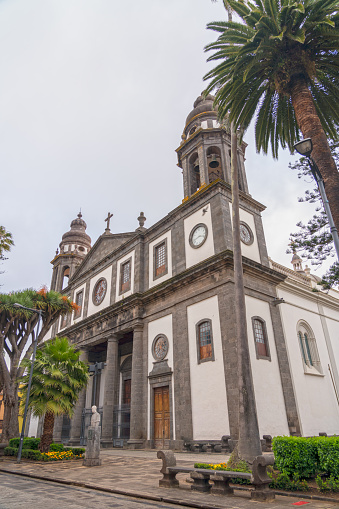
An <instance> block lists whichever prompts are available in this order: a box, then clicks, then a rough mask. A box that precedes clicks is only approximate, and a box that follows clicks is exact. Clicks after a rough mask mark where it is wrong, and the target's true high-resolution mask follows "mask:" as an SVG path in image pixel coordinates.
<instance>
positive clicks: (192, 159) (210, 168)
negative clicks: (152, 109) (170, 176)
mask: <svg viewBox="0 0 339 509" xmlns="http://www.w3.org/2000/svg"><path fill="white" fill-rule="evenodd" d="M214 99H215V98H214V96H213V95H208V96H207V97H206V98H204V97H203V96H201V95H200V96H199V97H198V98H197V99H196V101H195V102H194V105H193V110H192V111H191V113H190V114H189V115H188V117H187V119H186V125H185V128H184V132H183V134H182V137H181V139H182V141H181V144H180V147H179V148H178V149H177V150H176V152H177V154H178V166H179V167H180V168H182V170H183V180H184V197H185V198H187V197H190V196H192V195H193V194H194V193H195V192H197V191H198V190H199V188H200V187H203V186H206V185H208V184H210V183H211V182H213V181H214V180H217V179H219V178H220V179H223V180H225V182H228V183H231V133H230V125H229V123H228V121H227V120H225V121H224V122H223V123H219V121H218V109H217V108H215V107H214ZM246 146H247V145H246V143H244V142H242V143H241V145H240V146H239V148H238V168H239V188H240V190H241V191H243V192H245V193H248V186H247V180H246V174H245V165H244V161H245V149H246Z"/></svg>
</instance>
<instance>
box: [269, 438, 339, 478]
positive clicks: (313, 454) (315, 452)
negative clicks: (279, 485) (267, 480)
mask: <svg viewBox="0 0 339 509" xmlns="http://www.w3.org/2000/svg"><path fill="white" fill-rule="evenodd" d="M272 447H273V452H274V455H275V465H276V468H277V469H278V470H280V471H281V472H283V473H286V474H287V475H289V476H293V475H297V476H298V477H301V478H305V477H311V476H314V475H316V474H317V473H318V472H321V473H323V474H325V475H329V476H330V475H333V476H336V477H338V476H339V437H311V438H305V437H275V438H274V439H273V442H272Z"/></svg>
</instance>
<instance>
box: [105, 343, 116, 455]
mask: <svg viewBox="0 0 339 509" xmlns="http://www.w3.org/2000/svg"><path fill="white" fill-rule="evenodd" d="M105 370H106V376H105V388H104V402H103V414H102V438H101V444H102V446H103V447H113V408H114V403H115V397H116V391H117V383H116V381H117V376H116V374H117V372H118V370H119V366H118V339H117V337H116V336H115V335H113V336H111V337H110V338H109V339H108V341H107V358H106V366H105Z"/></svg>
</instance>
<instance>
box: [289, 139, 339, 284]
mask: <svg viewBox="0 0 339 509" xmlns="http://www.w3.org/2000/svg"><path fill="white" fill-rule="evenodd" d="M329 146H330V149H331V153H332V157H333V159H334V161H335V163H336V165H337V167H338V166H339V143H338V142H337V141H333V140H330V141H329ZM289 168H290V169H291V170H294V171H297V172H298V178H305V177H306V178H311V179H312V181H313V176H312V174H311V171H310V167H309V164H308V162H307V159H306V158H305V157H301V158H300V159H299V160H298V161H297V162H295V163H293V164H291V163H290V164H289ZM298 201H299V202H308V203H317V204H318V205H317V208H316V213H315V214H314V215H313V216H312V218H311V219H310V220H309V221H308V222H307V223H306V224H304V223H303V222H301V221H300V222H299V223H297V226H298V228H299V230H298V231H297V232H295V233H291V234H290V246H291V248H290V249H288V250H287V253H292V252H293V251H295V252H297V253H298V254H299V256H301V257H302V258H304V259H305V260H310V262H311V265H315V266H320V265H321V264H322V263H323V262H324V261H326V260H328V258H329V257H332V258H333V257H335V255H336V254H335V250H334V244H333V238H332V235H331V232H330V230H329V226H328V219H327V216H326V214H325V210H324V208H323V204H322V201H321V198H320V194H319V191H318V189H317V188H314V189H312V190H307V191H306V192H305V196H304V197H303V198H299V199H298ZM338 283H339V264H338V262H335V263H334V264H333V265H332V266H331V267H330V268H329V270H328V271H327V272H326V273H325V274H324V275H323V278H322V281H321V285H322V286H323V289H324V290H327V289H329V288H331V287H332V286H335V285H337V284H338Z"/></svg>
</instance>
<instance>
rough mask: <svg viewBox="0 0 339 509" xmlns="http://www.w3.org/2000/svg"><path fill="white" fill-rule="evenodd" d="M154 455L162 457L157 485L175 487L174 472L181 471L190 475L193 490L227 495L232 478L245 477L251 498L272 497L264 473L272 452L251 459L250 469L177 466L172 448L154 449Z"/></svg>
mask: <svg viewBox="0 0 339 509" xmlns="http://www.w3.org/2000/svg"><path fill="white" fill-rule="evenodd" d="M157 457H158V458H159V459H161V460H162V468H161V470H160V472H161V473H162V474H163V478H162V479H160V480H159V486H160V487H162V488H174V487H178V486H179V481H178V479H176V475H177V474H180V473H185V474H190V476H191V479H193V484H192V486H191V489H192V490H194V491H200V492H204V493H206V492H210V493H213V494H214V495H230V494H232V493H233V488H232V487H231V486H230V485H229V483H230V482H232V479H235V478H241V479H247V480H249V481H250V482H251V484H252V485H253V487H254V490H252V491H251V498H252V499H254V500H260V501H265V502H270V501H272V500H274V498H275V493H274V491H272V490H270V489H269V484H270V482H271V478H270V477H268V475H267V467H268V466H269V465H273V464H274V456H273V455H267V456H257V457H256V458H255V459H254V461H253V465H252V473H249V472H232V471H226V470H208V469H204V468H194V467H191V468H189V467H178V466H177V464H176V458H175V455H174V453H173V451H158V453H157ZM210 481H212V483H213V484H211V483H210Z"/></svg>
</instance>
